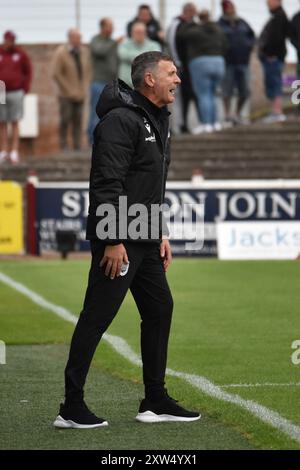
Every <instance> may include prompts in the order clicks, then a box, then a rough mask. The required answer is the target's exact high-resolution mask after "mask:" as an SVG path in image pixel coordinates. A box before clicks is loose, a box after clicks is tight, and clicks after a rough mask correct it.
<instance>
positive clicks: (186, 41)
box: [0, 0, 300, 163]
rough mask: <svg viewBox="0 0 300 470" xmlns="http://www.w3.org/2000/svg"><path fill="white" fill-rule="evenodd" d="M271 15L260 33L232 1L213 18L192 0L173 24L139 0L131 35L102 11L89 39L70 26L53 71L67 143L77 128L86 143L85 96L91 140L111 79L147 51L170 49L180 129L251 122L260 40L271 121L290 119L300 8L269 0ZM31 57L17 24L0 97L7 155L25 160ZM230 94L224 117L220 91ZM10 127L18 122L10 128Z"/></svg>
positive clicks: (0, 61)
mask: <svg viewBox="0 0 300 470" xmlns="http://www.w3.org/2000/svg"><path fill="white" fill-rule="evenodd" d="M266 2H267V5H268V8H269V11H270V18H269V20H268V21H267V23H266V24H265V26H264V28H263V30H262V32H261V34H260V35H259V36H258V37H256V36H255V33H254V31H253V29H252V28H251V26H250V25H249V23H248V22H247V21H246V19H244V18H241V17H240V16H239V12H238V11H237V8H236V5H235V3H234V2H233V1H230V0H223V1H221V8H222V15H221V17H220V18H219V19H218V20H217V21H213V20H212V19H211V15H210V12H209V11H208V10H198V9H197V6H196V5H195V4H194V3H191V2H189V3H186V4H185V5H183V7H182V11H181V13H180V14H179V15H178V16H177V17H175V18H174V19H173V20H172V22H171V24H170V25H169V27H168V28H167V30H166V31H163V29H162V27H161V25H160V23H159V21H158V20H157V19H156V18H155V17H154V15H153V13H152V11H151V8H150V7H149V6H148V5H140V6H139V8H138V11H137V14H136V16H135V17H134V18H133V19H132V20H131V21H130V22H129V23H128V25H127V27H126V36H127V37H123V36H122V37H119V38H117V39H114V38H113V31H114V25H113V21H112V19H110V18H102V19H101V20H100V22H99V32H98V33H97V34H96V35H95V36H94V37H93V38H92V39H91V41H90V44H89V45H88V47H87V46H85V45H83V44H82V40H81V33H80V31H79V30H77V29H72V30H70V31H68V35H67V41H66V43H65V44H63V45H61V46H59V47H58V48H57V49H56V50H55V53H54V57H53V63H52V65H51V70H52V72H51V73H52V77H53V79H54V81H55V83H56V86H57V95H58V104H59V114H60V125H59V142H60V148H61V150H62V151H66V150H67V149H68V143H67V142H68V139H67V134H68V132H69V130H71V135H72V142H73V149H74V151H80V149H81V145H82V144H81V134H82V125H83V123H82V116H83V106H84V102H85V100H86V99H87V97H88V96H89V119H88V126H87V136H88V141H89V143H90V144H91V145H92V143H93V131H94V128H95V126H96V124H97V122H98V119H99V118H98V116H97V114H96V111H95V108H96V104H97V101H98V99H99V96H100V94H101V92H102V90H103V88H104V87H105V85H106V84H107V83H109V82H111V81H112V80H114V79H116V78H119V79H121V80H123V81H124V82H125V83H126V84H127V85H128V86H130V87H131V86H132V82H131V63H132V61H133V59H134V58H135V57H136V56H137V55H139V54H140V53H142V52H145V51H162V50H163V51H166V52H169V53H170V54H171V56H172V57H173V59H174V63H175V64H176V66H177V68H178V71H179V75H180V78H181V85H180V87H179V90H178V91H177V107H178V109H179V112H178V115H177V121H178V122H177V123H176V126H177V127H176V128H177V129H178V132H191V133H193V134H200V133H203V132H214V131H218V130H220V129H221V128H222V127H226V126H232V125H243V124H247V123H248V121H247V119H246V118H245V117H244V114H243V110H244V107H245V104H246V103H247V100H248V99H249V96H250V66H249V63H250V58H251V54H252V51H253V49H254V47H255V46H256V47H257V54H258V57H259V60H260V62H261V65H262V69H263V73H264V85H265V92H266V96H267V97H268V99H269V100H270V103H271V113H270V115H269V116H267V118H266V121H267V122H277V121H283V120H285V119H286V116H285V115H284V114H283V109H282V94H283V90H282V73H283V66H284V61H285V56H286V53H287V48H286V42H287V40H288V39H289V40H290V41H291V43H292V44H293V45H294V47H295V48H296V51H297V53H298V68H297V74H298V77H300V65H299V64H300V12H299V13H298V14H296V15H295V16H294V17H293V18H292V19H291V20H289V19H288V17H287V15H286V13H285V11H284V8H283V7H284V5H283V3H284V2H283V1H282V0H266ZM31 69H32V66H31V61H30V58H29V57H28V55H27V54H26V52H25V51H24V50H23V48H21V47H19V46H18V45H16V35H15V33H14V32H12V31H6V33H5V34H4V42H3V45H2V46H0V80H1V81H2V82H4V83H5V87H6V103H5V104H0V144H1V147H0V163H1V162H2V161H5V160H6V159H10V160H11V162H12V163H17V162H18V161H19V143H18V141H19V131H18V123H19V121H20V119H21V118H22V114H23V101H24V94H26V93H27V92H28V91H29V89H30V82H31V75H32V73H31ZM218 96H220V97H221V100H222V102H223V110H224V118H223V119H222V120H221V118H220V115H219V106H217V98H218ZM191 102H194V103H195V106H196V110H197V117H198V120H199V124H198V125H197V126H195V127H193V128H192V129H189V126H188V110H189V105H190V103H191ZM10 127H11V129H10Z"/></svg>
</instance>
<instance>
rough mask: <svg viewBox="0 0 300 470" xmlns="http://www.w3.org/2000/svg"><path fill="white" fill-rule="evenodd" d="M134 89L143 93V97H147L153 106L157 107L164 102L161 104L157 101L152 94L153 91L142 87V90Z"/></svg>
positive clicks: (160, 106) (161, 106) (161, 105)
mask: <svg viewBox="0 0 300 470" xmlns="http://www.w3.org/2000/svg"><path fill="white" fill-rule="evenodd" d="M136 91H137V92H138V93H140V94H141V95H143V96H144V97H145V98H147V99H148V100H149V101H151V103H152V104H154V106H156V107H157V108H163V107H164V104H161V103H160V102H158V100H157V98H156V96H154V95H153V93H151V90H148V89H147V88H144V89H142V90H136Z"/></svg>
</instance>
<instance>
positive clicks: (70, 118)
mask: <svg viewBox="0 0 300 470" xmlns="http://www.w3.org/2000/svg"><path fill="white" fill-rule="evenodd" d="M59 112H60V123H59V140H60V148H61V149H65V148H66V147H67V136H68V129H69V127H70V126H71V131H72V139H73V147H74V150H79V149H80V146H81V132H82V114H83V102H82V101H80V102H77V101H72V100H70V99H69V98H63V97H61V96H60V97H59Z"/></svg>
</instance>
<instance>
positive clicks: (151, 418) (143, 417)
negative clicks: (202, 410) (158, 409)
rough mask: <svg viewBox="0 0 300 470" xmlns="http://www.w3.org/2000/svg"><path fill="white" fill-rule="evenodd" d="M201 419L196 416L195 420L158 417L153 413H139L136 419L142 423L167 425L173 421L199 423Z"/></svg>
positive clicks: (171, 416)
mask: <svg viewBox="0 0 300 470" xmlns="http://www.w3.org/2000/svg"><path fill="white" fill-rule="evenodd" d="M200 418H201V415H199V416H196V417H194V418H187V417H185V416H173V415H167V414H165V415H157V414H155V413H153V411H144V413H138V414H137V415H136V417H135V419H136V420H137V421H140V423H165V422H168V421H169V422H171V421H173V422H174V421H181V422H189V421H198V419H200Z"/></svg>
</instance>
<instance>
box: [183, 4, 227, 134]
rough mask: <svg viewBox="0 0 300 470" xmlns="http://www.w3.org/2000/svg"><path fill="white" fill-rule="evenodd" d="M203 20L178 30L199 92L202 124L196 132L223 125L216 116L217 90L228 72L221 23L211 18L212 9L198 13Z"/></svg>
mask: <svg viewBox="0 0 300 470" xmlns="http://www.w3.org/2000/svg"><path fill="white" fill-rule="evenodd" d="M199 17H200V20H201V23H200V24H197V23H190V24H187V25H185V26H182V27H181V29H180V30H179V31H178V41H181V42H182V43H183V45H184V46H182V47H185V50H186V57H187V62H188V65H189V71H190V75H191V80H192V85H193V89H194V92H195V94H196V96H197V101H198V107H199V115H200V116H201V121H202V125H200V126H197V127H196V128H195V129H193V130H192V133H193V134H199V133H201V132H212V131H214V130H219V129H220V123H219V122H218V119H217V106H216V91H217V87H218V86H219V85H220V84H221V82H222V79H223V78H224V74H225V60H224V55H225V53H226V50H227V39H226V36H225V34H224V33H223V31H222V29H221V28H220V26H219V25H217V24H216V23H214V22H212V21H211V20H210V16H209V12H208V11H207V10H203V11H202V12H200V14H199Z"/></svg>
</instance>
